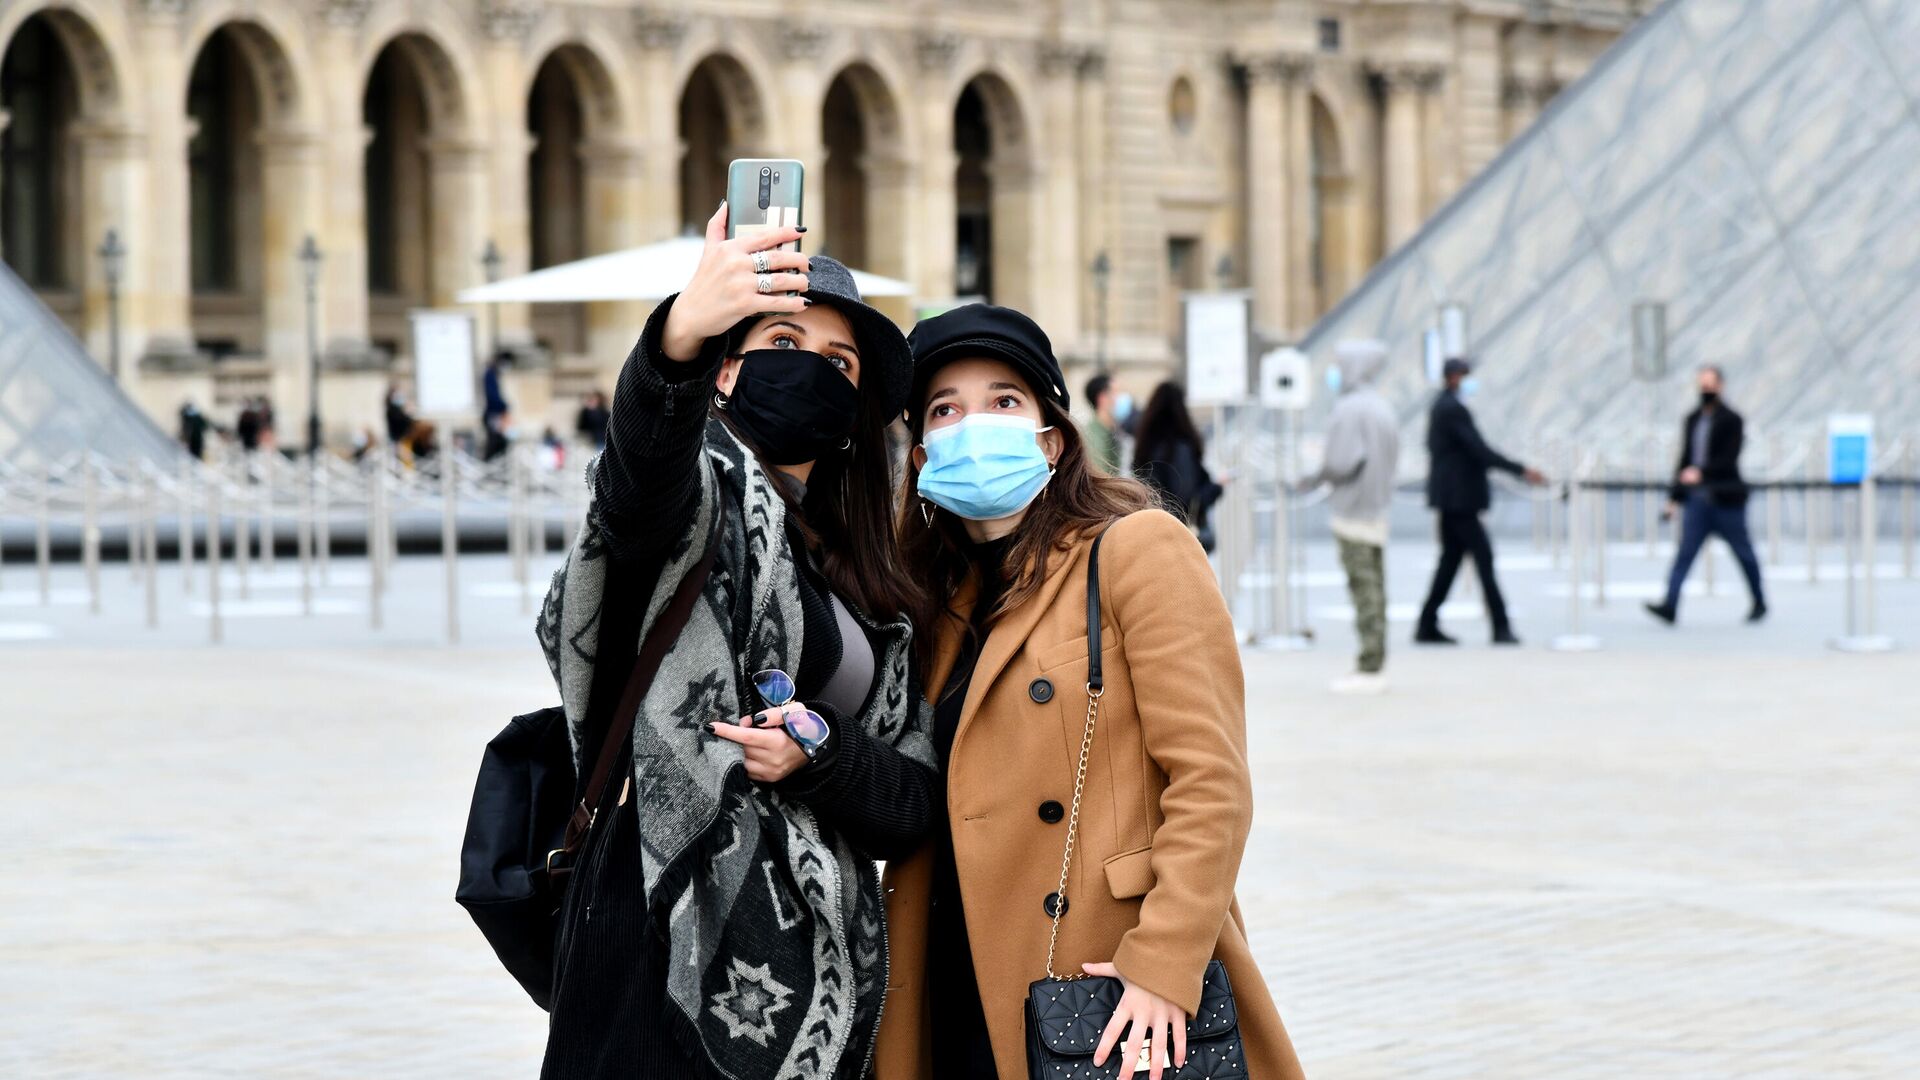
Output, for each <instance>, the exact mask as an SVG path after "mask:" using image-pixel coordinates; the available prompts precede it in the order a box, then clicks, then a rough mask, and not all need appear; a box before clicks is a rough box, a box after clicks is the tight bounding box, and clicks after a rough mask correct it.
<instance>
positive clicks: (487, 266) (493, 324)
mask: <svg viewBox="0 0 1920 1080" xmlns="http://www.w3.org/2000/svg"><path fill="white" fill-rule="evenodd" d="M502 261H503V260H502V259H501V258H500V247H499V245H497V244H495V243H494V242H493V238H492V237H488V238H487V247H486V250H484V251H482V252H481V253H480V269H481V270H482V271H483V272H485V274H486V275H487V284H489V285H491V284H493V283H494V282H496V281H499V280H500V263H501V262H502ZM487 344H488V345H490V346H492V350H493V351H492V352H491V353H490V355H491V356H494V357H498V356H499V355H500V305H499V304H498V303H493V304H488V305H487Z"/></svg>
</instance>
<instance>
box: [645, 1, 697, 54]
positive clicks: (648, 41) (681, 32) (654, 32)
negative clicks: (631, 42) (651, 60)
mask: <svg viewBox="0 0 1920 1080" xmlns="http://www.w3.org/2000/svg"><path fill="white" fill-rule="evenodd" d="M633 36H634V37H635V38H637V39H638V40H639V42H640V45H641V47H643V48H646V49H664V50H667V51H669V52H671V51H672V50H674V49H678V48H679V47H680V43H681V42H682V41H685V40H686V38H687V17H686V16H685V15H682V14H680V13H679V12H676V11H656V10H652V9H649V8H641V9H639V10H637V11H635V12H634V13H633Z"/></svg>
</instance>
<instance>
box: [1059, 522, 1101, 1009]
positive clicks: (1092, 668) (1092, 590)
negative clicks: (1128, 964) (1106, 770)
mask: <svg viewBox="0 0 1920 1080" xmlns="http://www.w3.org/2000/svg"><path fill="white" fill-rule="evenodd" d="M1106 538H1107V534H1106V533H1105V532H1102V533H1101V534H1100V535H1099V536H1096V537H1094V540H1093V550H1092V551H1091V552H1089V553H1088V555H1087V726H1086V728H1085V729H1084V730H1083V731H1082V732H1081V733H1080V764H1079V765H1078V766H1077V767H1076V768H1075V770H1074V774H1073V808H1072V809H1071V810H1069V811H1068V812H1067V850H1066V853H1065V854H1063V855H1061V856H1060V887H1059V888H1057V889H1055V890H1054V892H1053V931H1052V932H1051V933H1050V934H1049V935H1048V936H1047V978H1049V979H1063V980H1067V981H1071V980H1074V979H1082V978H1085V977H1086V976H1085V975H1055V974H1054V973H1053V958H1054V952H1055V950H1056V949H1057V948H1058V947H1059V945H1060V916H1062V915H1064V914H1066V911H1067V874H1068V873H1069V872H1071V871H1072V869H1073V841H1074V838H1075V837H1076V836H1078V835H1079V833H1080V796H1081V795H1082V794H1083V793H1084V792H1085V791H1086V788H1087V756H1088V754H1089V753H1090V752H1091V751H1092V750H1093V725H1094V721H1096V720H1098V719H1099V717H1100V698H1101V697H1102V696H1103V695H1104V694H1105V693H1106V681H1105V678H1104V677H1103V676H1102V674H1101V671H1100V544H1101V543H1102V542H1103V541H1105V540H1106Z"/></svg>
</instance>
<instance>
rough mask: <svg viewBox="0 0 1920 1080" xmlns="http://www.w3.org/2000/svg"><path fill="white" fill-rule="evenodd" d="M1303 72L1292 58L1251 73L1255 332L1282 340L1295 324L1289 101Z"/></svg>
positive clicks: (1249, 67)
mask: <svg viewBox="0 0 1920 1080" xmlns="http://www.w3.org/2000/svg"><path fill="white" fill-rule="evenodd" d="M1303 74H1304V70H1303V69H1302V67H1301V66H1300V64H1299V62H1298V60H1297V59H1296V58H1294V57H1291V56H1286V55H1275V56H1263V57H1259V58H1255V59H1251V60H1249V61H1248V62H1247V64H1246V75H1247V210H1246V221H1247V263H1248V278H1249V281H1250V284H1251V285H1252V288H1253V323H1254V328H1255V329H1256V330H1257V331H1258V332H1259V333H1260V334H1261V336H1263V337H1268V338H1275V339H1283V338H1285V337H1287V336H1288V329H1289V327H1290V326H1291V325H1292V318H1293V316H1292V312H1291V310H1290V309H1291V307H1292V301H1291V296H1292V292H1293V287H1292V285H1291V282H1290V280H1289V279H1290V276H1291V275H1290V274H1289V269H1290V267H1291V265H1292V263H1293V253H1294V251H1295V249H1296V246H1297V241H1296V236H1295V234H1297V233H1299V232H1301V231H1303V229H1302V221H1301V220H1299V219H1297V218H1296V216H1295V215H1296V208H1295V200H1294V192H1295V190H1296V188H1297V185H1296V184H1294V183H1291V182H1290V180H1291V177H1290V172H1291V166H1292V162H1291V161H1290V160H1289V159H1290V155H1289V153H1288V141H1289V134H1290V125H1289V124H1288V98H1289V96H1290V95H1291V94H1292V93H1293V87H1294V85H1295V84H1297V83H1298V82H1299V81H1300V79H1301V77H1302V75H1303Z"/></svg>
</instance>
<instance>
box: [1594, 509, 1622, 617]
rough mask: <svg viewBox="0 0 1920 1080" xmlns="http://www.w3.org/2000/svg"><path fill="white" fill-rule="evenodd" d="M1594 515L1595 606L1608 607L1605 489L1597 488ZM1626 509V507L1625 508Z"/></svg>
mask: <svg viewBox="0 0 1920 1080" xmlns="http://www.w3.org/2000/svg"><path fill="white" fill-rule="evenodd" d="M1593 498H1594V502H1595V504H1596V505H1595V507H1594V511H1595V512H1594V515H1593V606H1594V607H1595V608H1601V609H1604V608H1605V607H1606V606H1607V509H1608V507H1607V503H1608V492H1607V490H1606V489H1605V488H1595V489H1594V492H1593ZM1623 509H1624V507H1623Z"/></svg>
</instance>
